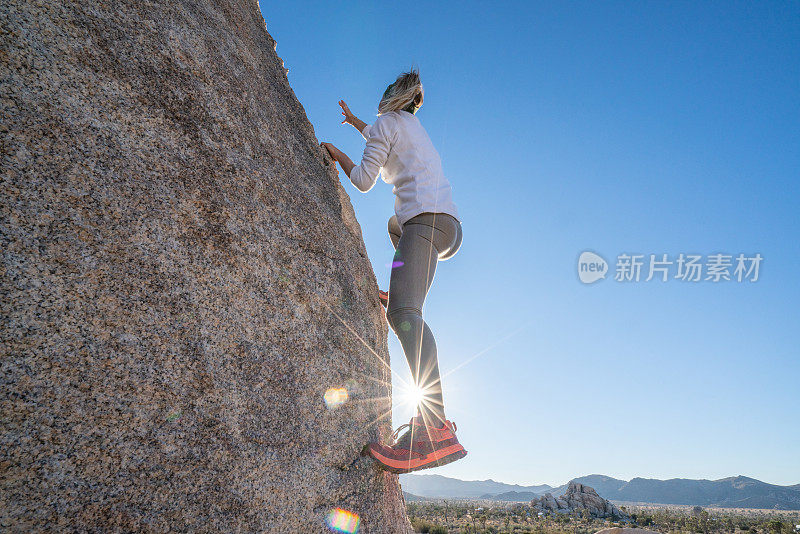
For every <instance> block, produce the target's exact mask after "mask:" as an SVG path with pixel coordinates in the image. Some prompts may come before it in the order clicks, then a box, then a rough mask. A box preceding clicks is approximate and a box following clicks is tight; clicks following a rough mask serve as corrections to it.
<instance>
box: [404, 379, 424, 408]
mask: <svg viewBox="0 0 800 534" xmlns="http://www.w3.org/2000/svg"><path fill="white" fill-rule="evenodd" d="M400 398H401V399H402V401H401V402H402V403H403V404H405V405H407V406H410V407H412V408H417V407H420V406H422V405H423V404H425V403H426V400H427V398H428V394H427V393H426V391H425V389H424V388H421V387H419V386H417V385H415V384H409V385H405V386H404V387H403V388H402V391H401V392H400Z"/></svg>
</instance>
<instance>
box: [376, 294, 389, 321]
mask: <svg viewBox="0 0 800 534" xmlns="http://www.w3.org/2000/svg"><path fill="white" fill-rule="evenodd" d="M378 301H379V302H380V303H381V306H382V308H381V313H382V314H383V318H384V319H386V307H387V306H389V292H388V291H381V290H380V289H379V290H378Z"/></svg>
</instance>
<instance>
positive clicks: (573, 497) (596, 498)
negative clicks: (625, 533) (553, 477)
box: [531, 481, 628, 519]
mask: <svg viewBox="0 0 800 534" xmlns="http://www.w3.org/2000/svg"><path fill="white" fill-rule="evenodd" d="M531 508H532V509H533V511H534V512H543V513H559V514H570V513H584V512H585V513H587V514H588V515H589V516H590V517H592V518H606V517H614V518H620V519H625V518H627V517H628V514H626V513H625V512H623V511H622V510H620V509H619V508H617V507H616V506H614V505H613V504H612V503H611V502H609V501H607V500H606V499H603V498H602V497H600V495H598V494H597V492H596V491H595V490H594V489H593V488H590V487H589V486H585V485H583V484H581V483H579V482H575V481H572V482H570V483H569V485H568V486H567V491H566V493H564V495H562V496H561V497H553V495H552V494H551V493H546V494H544V495H543V496H542V497H540V498H539V499H538V500H534V501H531Z"/></svg>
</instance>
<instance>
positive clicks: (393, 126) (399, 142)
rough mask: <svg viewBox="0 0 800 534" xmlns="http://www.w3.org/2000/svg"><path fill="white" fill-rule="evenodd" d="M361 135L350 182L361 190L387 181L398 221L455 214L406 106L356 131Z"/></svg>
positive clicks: (431, 152) (446, 185) (435, 156)
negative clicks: (361, 149)
mask: <svg viewBox="0 0 800 534" xmlns="http://www.w3.org/2000/svg"><path fill="white" fill-rule="evenodd" d="M361 135H363V136H364V139H366V140H367V146H366V148H365V149H364V155H363V156H362V157H361V163H360V164H359V165H356V166H355V167H353V170H352V171H350V181H351V182H353V185H355V186H356V187H357V188H358V189H359V190H360V191H362V192H364V193H366V192H367V191H369V190H370V189H372V187H373V186H374V185H375V183H376V182H377V181H378V173H380V174H381V177H382V178H383V181H384V182H386V183H387V184H392V186H394V187H393V188H392V193H394V194H395V196H396V197H397V198H396V199H395V202H394V212H395V214H396V215H397V222H398V223H400V226H402V225H403V224H405V222H406V221H407V220H409V219H410V218H412V217H414V216H415V215H419V214H420V213H425V212H431V213H448V214H450V215H452V216H453V217H455V218H456V219H458V220H459V221H460V219H459V218H458V210H457V209H456V205H455V204H454V203H453V196H452V192H451V190H450V182H448V181H447V178H445V177H444V172H442V160H441V159H440V158H439V153H438V152H437V151H436V149H435V148H434V147H433V143H431V140H430V137H428V133H427V132H426V131H425V128H423V127H422V124H421V123H420V122H419V119H418V118H417V116H416V115H414V114H413V113H409V112H407V111H390V112H388V113H384V114H383V115H381V116H379V117H378V118H377V119H376V120H375V122H374V123H373V124H371V125H369V124H368V125H367V126H365V127H364V129H363V130H362V131H361Z"/></svg>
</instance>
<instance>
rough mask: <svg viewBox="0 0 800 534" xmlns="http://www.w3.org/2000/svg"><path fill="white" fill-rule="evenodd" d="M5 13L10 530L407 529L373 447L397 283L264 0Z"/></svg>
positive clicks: (0, 231) (39, 7) (0, 223)
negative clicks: (341, 525)
mask: <svg viewBox="0 0 800 534" xmlns="http://www.w3.org/2000/svg"><path fill="white" fill-rule="evenodd" d="M0 29H1V32H2V40H1V41H0V47H1V48H0V84H2V85H1V86H0V95H2V97H0V108H2V121H0V148H1V149H2V150H1V154H2V194H1V195H0V239H1V240H2V255H3V263H2V267H0V269H1V271H0V280H2V282H0V284H1V285H0V290H1V291H2V295H1V296H2V322H0V338H1V339H2V358H1V359H0V366H2V374H1V375H0V380H2V391H0V405H1V406H2V423H0V424H1V425H2V432H0V529H1V530H13V531H28V530H50V531H64V530H88V531H132V530H146V531H157V532H165V531H175V530H178V531H226V532H230V531H239V532H247V531H259V532H292V533H298V532H304V533H305V532H323V531H327V527H326V526H325V521H326V517H327V516H328V514H329V513H330V512H331V510H335V509H343V510H346V511H348V512H351V513H353V514H357V515H358V516H359V518H360V527H361V530H360V531H361V532H365V533H366V532H381V533H382V532H387V533H395V532H408V530H409V528H410V527H409V523H408V520H407V518H406V516H405V509H404V502H403V496H402V493H401V491H400V487H399V485H398V481H397V477H396V476H395V475H390V474H387V473H384V472H381V471H378V470H377V469H376V468H375V467H374V466H373V464H372V463H371V461H370V460H368V459H366V458H361V457H360V456H359V451H360V449H361V447H362V445H363V444H364V443H366V442H368V441H369V440H373V439H377V438H378V436H379V433H380V432H383V431H385V430H386V428H388V426H389V421H388V420H387V417H388V415H387V413H388V412H387V410H389V407H390V402H391V400H390V396H391V391H390V380H389V372H388V368H387V362H388V352H387V346H386V337H387V328H386V325H385V323H384V321H383V320H382V319H381V316H380V313H379V304H378V300H377V285H376V281H375V277H374V275H373V273H372V270H371V268H370V264H369V262H368V259H367V254H366V250H365V247H364V243H363V240H362V238H361V230H360V227H359V225H358V223H357V221H356V219H355V216H354V213H353V210H352V206H351V204H350V201H349V199H348V197H347V195H346V194H345V193H344V191H343V189H342V187H341V185H340V184H339V180H338V177H337V173H336V171H335V168H334V167H333V165H332V164H331V162H330V160H329V159H327V157H326V156H325V155H324V154H323V150H322V149H321V148H320V147H319V146H318V141H317V139H316V138H315V135H314V131H313V129H312V127H311V125H310V123H309V121H308V119H307V118H306V116H305V112H304V110H303V108H302V106H301V105H300V103H299V102H298V101H297V99H296V98H295V95H294V93H293V92H292V90H291V88H290V87H289V84H288V81H287V78H286V73H285V70H284V68H283V64H282V62H281V60H280V59H279V58H278V56H277V55H276V53H275V42H274V41H273V40H272V38H271V37H270V36H269V34H268V33H267V31H266V28H265V24H264V19H263V18H262V17H261V15H260V13H259V8H258V5H257V3H256V1H255V0H249V1H238V2H237V1H235V0H214V1H208V0H196V1H191V0H172V1H170V2H157V3H152V2H100V1H99V0H98V1H89V0H87V1H81V2H52V1H44V0H40V1H33V0H31V1H22V0H4V2H3V3H2V6H1V7H0ZM332 102H333V103H334V104H335V100H333V101H332ZM330 388H337V389H338V391H336V392H335V393H334V394H329V395H328V396H327V397H326V396H325V393H326V391H327V390H329V389H330ZM345 391H346V393H347V400H346V402H343V401H344V400H345V393H344V392H345ZM326 398H327V400H328V401H329V404H326V402H325V400H326ZM337 405H338V407H337Z"/></svg>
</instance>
